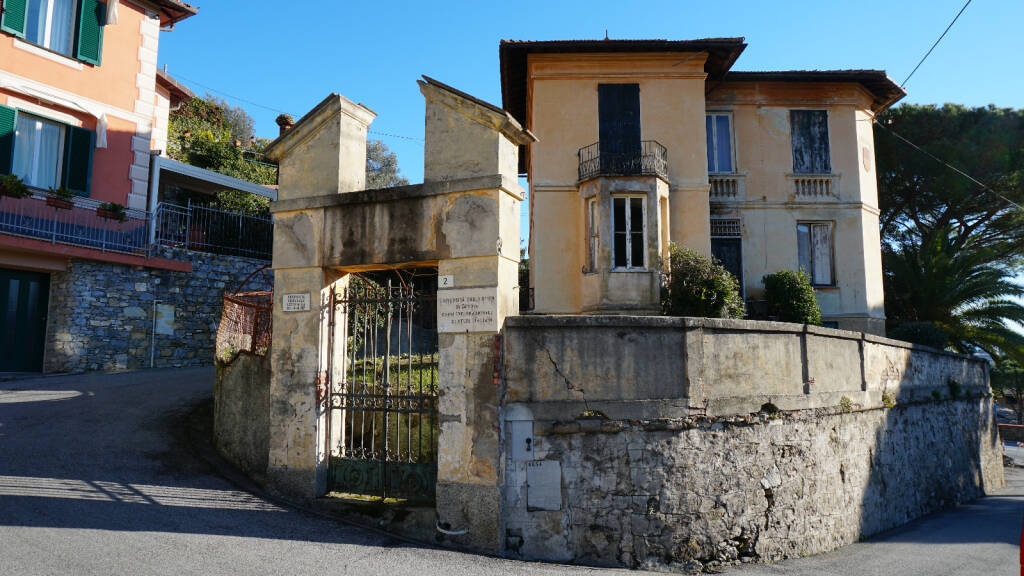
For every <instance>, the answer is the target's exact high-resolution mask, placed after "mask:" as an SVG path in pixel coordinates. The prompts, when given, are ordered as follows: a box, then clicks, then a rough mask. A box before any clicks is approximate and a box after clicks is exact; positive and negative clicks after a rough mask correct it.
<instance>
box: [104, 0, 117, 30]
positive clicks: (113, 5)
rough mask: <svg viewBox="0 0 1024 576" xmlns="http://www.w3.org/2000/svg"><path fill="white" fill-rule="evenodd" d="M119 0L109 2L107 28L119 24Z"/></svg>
mask: <svg viewBox="0 0 1024 576" xmlns="http://www.w3.org/2000/svg"><path fill="white" fill-rule="evenodd" d="M117 4H118V2H117V0H107V22H106V25H107V26H113V25H114V24H117Z"/></svg>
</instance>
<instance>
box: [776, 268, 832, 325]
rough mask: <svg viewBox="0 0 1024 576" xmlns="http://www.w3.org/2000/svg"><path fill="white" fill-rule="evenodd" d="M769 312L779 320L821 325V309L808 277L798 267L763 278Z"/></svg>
mask: <svg viewBox="0 0 1024 576" xmlns="http://www.w3.org/2000/svg"><path fill="white" fill-rule="evenodd" d="M762 281H763V282H764V297H765V300H766V301H767V302H768V313H769V314H770V315H772V316H774V317H775V318H776V319H777V320H779V321H780V322H796V323H797V324H817V325H819V326H820V325H821V308H820V307H819V306H818V300H817V298H815V297H814V288H812V287H811V277H810V276H808V275H807V272H804V271H803V270H802V269H801V270H779V271H778V272H776V273H774V274H768V275H766V276H765V277H764V278H762Z"/></svg>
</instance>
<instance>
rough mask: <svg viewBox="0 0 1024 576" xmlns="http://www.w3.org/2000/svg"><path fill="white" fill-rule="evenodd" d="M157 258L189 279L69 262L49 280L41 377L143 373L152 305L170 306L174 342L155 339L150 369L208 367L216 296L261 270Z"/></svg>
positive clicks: (253, 263)
mask: <svg viewBox="0 0 1024 576" xmlns="http://www.w3.org/2000/svg"><path fill="white" fill-rule="evenodd" d="M160 256H163V257H167V258H174V259H177V260H188V261H191V262H192V267H193V271H192V272H191V273H185V272H171V271H166V270H153V269H148V268H142V269H135V268H133V267H131V266H124V265H120V264H112V263H108V262H97V261H92V260H79V259H72V260H71V262H70V264H69V266H68V269H67V271H65V272H58V273H55V274H53V276H52V277H51V280H50V306H49V310H50V312H49V318H48V319H47V338H46V351H45V356H44V361H43V370H44V371H45V372H73V371H83V370H84V371H93V370H132V369H138V368H148V367H149V366H150V345H151V342H152V337H153V313H154V307H153V304H154V300H156V301H159V302H160V303H161V304H169V305H173V306H174V334H173V335H162V334H158V335H157V336H156V346H155V350H156V353H155V355H154V363H153V364H154V367H156V368H170V367H182V366H206V365H211V364H212V363H213V355H214V343H215V341H216V337H217V324H218V322H219V321H220V314H221V308H222V299H221V297H222V296H223V293H224V291H225V290H233V289H234V288H235V287H236V286H237V285H238V283H239V282H241V281H242V280H243V279H244V278H245V277H246V276H248V275H249V274H250V273H251V272H252V271H253V270H255V269H256V268H258V267H260V266H262V265H264V264H266V263H267V262H265V261H263V260H256V259H249V258H238V257H234V256H220V255H216V254H206V253H200V252H188V251H184V250H177V249H170V248H168V249H164V252H163V253H161V254H160ZM269 273H270V272H269V271H268V274H269ZM260 287H262V286H260Z"/></svg>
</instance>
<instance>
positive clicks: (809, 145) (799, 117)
mask: <svg viewBox="0 0 1024 576" xmlns="http://www.w3.org/2000/svg"><path fill="white" fill-rule="evenodd" d="M789 123H790V130H791V132H792V140H793V172H794V173H796V174H830V173H831V172H832V160H831V158H830V154H829V148H828V112H827V111H825V110H790V111H789Z"/></svg>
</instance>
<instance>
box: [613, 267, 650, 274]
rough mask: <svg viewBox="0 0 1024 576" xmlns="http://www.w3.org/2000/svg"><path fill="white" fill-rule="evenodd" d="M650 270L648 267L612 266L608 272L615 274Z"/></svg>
mask: <svg viewBox="0 0 1024 576" xmlns="http://www.w3.org/2000/svg"><path fill="white" fill-rule="evenodd" d="M650 271H651V269H650V268H612V269H611V270H609V272H613V273H616V274H623V273H626V274H628V273H634V274H636V273H638V272H650Z"/></svg>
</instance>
